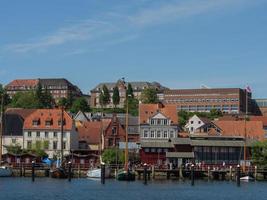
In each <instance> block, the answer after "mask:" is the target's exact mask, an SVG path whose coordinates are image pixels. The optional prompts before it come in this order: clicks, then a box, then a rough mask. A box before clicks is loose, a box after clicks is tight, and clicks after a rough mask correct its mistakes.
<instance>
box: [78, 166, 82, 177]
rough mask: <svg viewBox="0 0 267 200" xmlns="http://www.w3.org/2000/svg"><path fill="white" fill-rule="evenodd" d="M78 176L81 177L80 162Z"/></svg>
mask: <svg viewBox="0 0 267 200" xmlns="http://www.w3.org/2000/svg"><path fill="white" fill-rule="evenodd" d="M78 178H81V166H80V164H79V165H78Z"/></svg>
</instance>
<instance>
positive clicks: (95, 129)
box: [77, 119, 111, 144]
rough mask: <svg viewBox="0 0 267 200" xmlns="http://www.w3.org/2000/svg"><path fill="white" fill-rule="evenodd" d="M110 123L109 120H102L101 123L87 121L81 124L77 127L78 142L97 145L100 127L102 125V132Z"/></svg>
mask: <svg viewBox="0 0 267 200" xmlns="http://www.w3.org/2000/svg"><path fill="white" fill-rule="evenodd" d="M110 122H111V119H103V121H102V122H101V121H88V122H83V123H82V126H79V127H78V128H77V129H78V134H79V140H82V141H86V142H87V143H88V144H99V141H100V134H101V125H103V131H105V130H106V129H107V127H108V126H109V124H110Z"/></svg>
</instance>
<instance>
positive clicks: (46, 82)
mask: <svg viewBox="0 0 267 200" xmlns="http://www.w3.org/2000/svg"><path fill="white" fill-rule="evenodd" d="M39 83H40V84H41V86H42V88H43V89H47V90H48V91H49V92H50V93H51V95H52V97H53V98H54V99H55V100H56V101H57V100H58V99H60V98H63V97H64V98H67V97H69V96H70V95H71V96H73V97H79V96H82V92H81V90H80V89H79V88H78V87H77V86H75V85H73V84H72V83H71V82H69V81H68V80H67V79H64V78H51V79H24V80H23V79H18V80H13V81H12V82H10V83H9V84H7V85H6V87H5V88H6V90H7V93H8V94H9V96H10V97H11V98H12V97H13V96H14V95H15V94H16V93H17V92H26V91H32V90H35V89H36V88H37V85H38V84H39Z"/></svg>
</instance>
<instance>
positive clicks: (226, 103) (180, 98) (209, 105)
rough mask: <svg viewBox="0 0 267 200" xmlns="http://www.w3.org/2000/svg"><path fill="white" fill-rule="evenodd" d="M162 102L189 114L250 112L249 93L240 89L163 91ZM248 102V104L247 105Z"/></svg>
mask: <svg viewBox="0 0 267 200" xmlns="http://www.w3.org/2000/svg"><path fill="white" fill-rule="evenodd" d="M162 99H163V102H164V103H165V104H172V105H176V106H177V110H178V111H180V110H184V111H189V112H210V111H211V110H212V109H216V110H220V111H222V112H223V113H231V114H239V113H245V112H246V109H247V110H248V112H249V113H250V112H251V111H252V101H251V93H249V92H247V91H246V90H245V89H240V88H217V89H182V90H165V91H164V94H163V98H162ZM247 102H248V103H247Z"/></svg>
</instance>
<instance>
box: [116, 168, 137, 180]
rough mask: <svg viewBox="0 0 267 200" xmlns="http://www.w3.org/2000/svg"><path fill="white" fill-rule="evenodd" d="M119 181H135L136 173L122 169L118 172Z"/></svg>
mask: <svg viewBox="0 0 267 200" xmlns="http://www.w3.org/2000/svg"><path fill="white" fill-rule="evenodd" d="M116 178H117V180H118V181H135V173H134V172H133V171H126V170H122V171H119V172H118V174H117V177H116Z"/></svg>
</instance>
